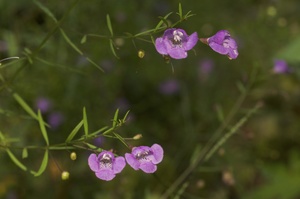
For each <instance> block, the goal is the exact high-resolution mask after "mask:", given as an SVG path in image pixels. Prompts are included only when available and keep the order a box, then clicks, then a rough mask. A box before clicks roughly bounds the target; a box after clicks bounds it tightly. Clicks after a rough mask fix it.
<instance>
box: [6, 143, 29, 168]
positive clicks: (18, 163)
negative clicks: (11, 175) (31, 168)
mask: <svg viewBox="0 0 300 199" xmlns="http://www.w3.org/2000/svg"><path fill="white" fill-rule="evenodd" d="M6 152H7V154H8V156H9V157H10V159H11V160H12V161H13V162H14V163H15V164H16V165H17V166H18V167H20V168H21V169H22V170H24V171H26V170H27V167H26V166H25V165H24V164H22V163H21V162H20V161H19V160H18V159H17V158H16V156H15V155H14V154H13V153H12V152H11V151H10V150H9V149H8V148H7V149H6Z"/></svg>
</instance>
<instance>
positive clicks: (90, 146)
mask: <svg viewBox="0 0 300 199" xmlns="http://www.w3.org/2000/svg"><path fill="white" fill-rule="evenodd" d="M85 144H86V145H87V146H88V147H89V148H90V149H97V148H98V147H97V146H95V145H92V144H90V143H85Z"/></svg>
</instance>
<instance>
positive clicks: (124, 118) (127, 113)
mask: <svg viewBox="0 0 300 199" xmlns="http://www.w3.org/2000/svg"><path fill="white" fill-rule="evenodd" d="M129 112H130V111H127V112H126V114H125V116H124V117H123V123H124V122H126V119H127V117H128V115H129Z"/></svg>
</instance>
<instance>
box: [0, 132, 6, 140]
mask: <svg viewBox="0 0 300 199" xmlns="http://www.w3.org/2000/svg"><path fill="white" fill-rule="evenodd" d="M0 141H4V142H5V137H4V135H3V134H2V132H1V131H0Z"/></svg>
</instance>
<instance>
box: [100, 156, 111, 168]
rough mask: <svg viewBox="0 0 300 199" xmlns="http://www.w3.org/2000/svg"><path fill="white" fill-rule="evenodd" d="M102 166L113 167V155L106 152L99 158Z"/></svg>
mask: <svg viewBox="0 0 300 199" xmlns="http://www.w3.org/2000/svg"><path fill="white" fill-rule="evenodd" d="M99 166H100V168H109V169H111V168H112V157H111V156H110V155H109V154H107V153H105V154H104V155H103V156H102V158H101V159H100V160H99Z"/></svg>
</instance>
